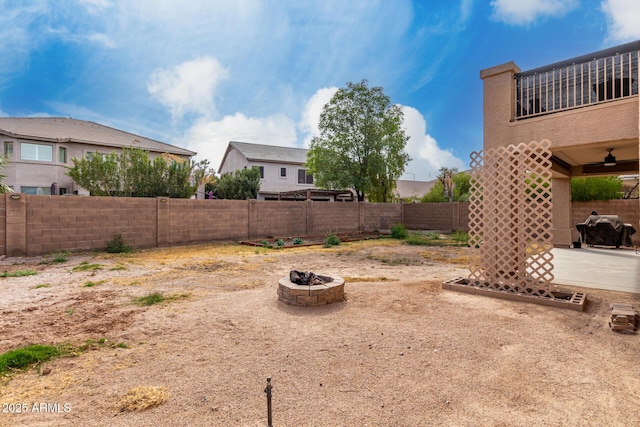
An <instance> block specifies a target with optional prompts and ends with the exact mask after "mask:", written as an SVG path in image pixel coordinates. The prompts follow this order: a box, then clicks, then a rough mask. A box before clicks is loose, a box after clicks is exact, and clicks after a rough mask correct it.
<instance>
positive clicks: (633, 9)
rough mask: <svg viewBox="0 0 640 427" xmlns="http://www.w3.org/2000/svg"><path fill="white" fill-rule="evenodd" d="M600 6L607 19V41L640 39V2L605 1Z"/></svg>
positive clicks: (635, 0) (631, 0) (628, 0)
mask: <svg viewBox="0 0 640 427" xmlns="http://www.w3.org/2000/svg"><path fill="white" fill-rule="evenodd" d="M600 6H601V8H602V11H603V12H604V13H605V15H606V17H607V25H608V31H607V39H608V40H610V41H613V42H628V41H632V40H637V39H639V38H640V2H638V1H637V0H605V1H603V2H602V3H601V5H600Z"/></svg>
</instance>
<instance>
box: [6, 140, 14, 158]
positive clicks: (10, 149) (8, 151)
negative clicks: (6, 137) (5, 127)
mask: <svg viewBox="0 0 640 427" xmlns="http://www.w3.org/2000/svg"><path fill="white" fill-rule="evenodd" d="M4 156H5V157H6V158H7V159H13V141H5V142H4Z"/></svg>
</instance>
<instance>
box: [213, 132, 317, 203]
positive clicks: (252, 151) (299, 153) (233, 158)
mask: <svg viewBox="0 0 640 427" xmlns="http://www.w3.org/2000/svg"><path fill="white" fill-rule="evenodd" d="M308 151H309V150H307V149H304V148H291V147H278V146H275V145H263V144H250V143H248V142H238V141H231V142H229V145H228V146H227V151H225V153H224V157H223V158H222V162H221V163H220V168H219V169H218V173H219V174H221V175H222V174H224V173H227V172H233V171H235V170H238V169H245V168H251V167H253V166H257V167H258V168H259V169H260V192H259V193H258V200H278V197H279V195H280V193H283V192H291V191H298V190H307V189H315V187H314V185H313V175H311V174H310V173H309V171H308V169H307V168H306V167H305V166H304V165H305V163H306V162H307V152H308ZM324 199H326V198H319V199H318V200H324Z"/></svg>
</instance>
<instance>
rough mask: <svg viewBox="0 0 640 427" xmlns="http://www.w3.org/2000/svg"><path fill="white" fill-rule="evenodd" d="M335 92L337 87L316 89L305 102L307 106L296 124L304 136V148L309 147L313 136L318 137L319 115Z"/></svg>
mask: <svg viewBox="0 0 640 427" xmlns="http://www.w3.org/2000/svg"><path fill="white" fill-rule="evenodd" d="M337 91H338V88H337V87H324V88H322V89H318V90H317V91H316V93H314V94H313V96H312V97H311V98H309V101H307V105H306V106H305V109H304V111H303V112H302V119H301V121H300V123H299V124H298V127H299V129H300V130H301V131H302V133H304V134H306V137H305V138H304V146H305V147H306V148H308V147H309V145H310V144H311V139H313V137H314V136H318V135H320V129H319V127H318V124H319V123H320V113H322V109H323V108H324V106H325V105H326V104H328V103H329V101H330V100H331V98H332V97H333V95H335V93H336V92H337Z"/></svg>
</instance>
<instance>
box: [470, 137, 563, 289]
mask: <svg viewBox="0 0 640 427" xmlns="http://www.w3.org/2000/svg"><path fill="white" fill-rule="evenodd" d="M550 145H551V143H550V142H549V141H548V140H543V141H540V142H536V141H532V142H530V143H529V144H519V145H509V146H506V147H499V148H490V149H487V150H485V151H481V152H473V153H472V154H471V193H470V194H471V196H470V198H469V199H470V202H471V204H470V208H469V209H470V211H469V228H470V230H469V236H470V240H469V244H470V245H471V248H472V256H471V264H470V267H469V270H470V274H469V280H470V282H471V284H473V285H474V286H478V287H486V288H491V289H495V290H500V291H506V292H514V293H523V294H529V295H534V294H535V295H540V296H546V295H547V294H548V292H550V289H549V285H550V284H551V281H552V280H553V272H552V270H553V264H552V262H551V261H552V259H553V255H552V254H551V249H552V247H553V245H552V243H551V241H552V231H551V229H552V222H551V219H552V218H551V151H550V149H549V148H550Z"/></svg>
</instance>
